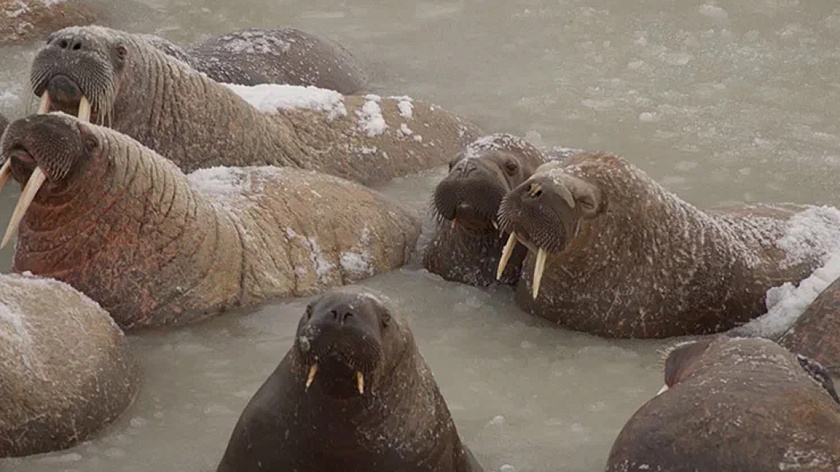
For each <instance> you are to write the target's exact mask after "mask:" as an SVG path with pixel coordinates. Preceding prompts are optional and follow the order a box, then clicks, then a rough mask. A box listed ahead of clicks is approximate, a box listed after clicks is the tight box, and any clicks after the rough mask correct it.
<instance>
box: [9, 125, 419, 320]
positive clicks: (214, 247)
mask: <svg viewBox="0 0 840 472" xmlns="http://www.w3.org/2000/svg"><path fill="white" fill-rule="evenodd" d="M2 150H3V152H4V154H5V155H6V156H9V157H10V158H11V159H12V166H11V169H12V176H13V178H14V179H15V180H17V181H19V182H26V181H27V179H28V177H29V175H30V174H31V173H32V170H33V169H34V167H35V166H36V165H37V166H38V168H39V169H41V170H42V171H43V172H44V173H45V174H46V176H47V180H46V183H45V184H44V185H43V186H42V187H41V189H40V191H39V192H38V193H37V195H36V197H35V199H34V201H33V203H32V205H31V206H30V207H29V209H28V211H27V212H26V213H25V216H24V218H23V220H22V222H21V225H20V230H19V236H18V243H17V248H16V252H15V256H14V270H15V271H16V272H23V271H27V270H28V271H32V272H33V273H34V274H38V275H42V276H46V277H54V278H57V279H59V280H62V281H65V282H67V283H69V284H70V285H72V286H73V287H75V288H77V289H78V290H80V291H82V292H84V293H85V294H87V295H88V296H89V297H91V298H92V299H94V300H95V301H97V302H98V303H99V304H101V305H102V307H103V308H104V309H106V310H107V311H108V312H109V313H110V314H111V316H113V317H114V319H115V320H116V321H117V323H118V324H119V325H120V326H121V327H122V328H123V329H126V330H130V329H136V328H141V327H152V326H160V325H175V324H183V323H186V322H189V321H192V320H195V319H198V318H201V317H204V316H209V315H212V314H215V313H218V312H220V311H223V310H225V309H226V308H228V307H232V306H244V305H252V304H255V303H259V302H261V301H263V300H266V299H270V298H276V297H297V296H304V295H311V294H314V293H317V292H319V291H322V290H324V289H326V288H328V287H331V286H336V285H342V284H347V283H352V282H356V281H359V280H361V279H364V278H366V277H369V276H372V275H375V274H378V273H381V272H385V271H389V270H392V269H395V268H398V267H400V266H401V265H403V264H404V263H405V261H406V260H407V259H408V258H409V256H410V252H411V250H412V249H413V247H414V245H415V243H416V240H417V237H418V235H419V217H418V215H417V214H416V212H415V211H413V210H410V209H408V208H405V207H404V206H402V205H399V204H397V203H393V202H391V201H390V200H388V199H387V198H386V197H384V196H383V195H382V194H380V193H378V192H375V191H373V190H370V189H368V188H365V187H362V186H361V185H358V184H354V183H352V182H347V181H344V180H341V179H338V178H335V177H331V176H327V175H323V174H318V173H315V172H311V171H301V170H297V169H288V168H285V169H284V168H276V167H255V168H237V169H221V170H219V169H209V170H206V171H200V172H197V173H195V174H192V175H190V176H189V178H187V177H185V176H184V175H183V174H182V173H181V172H180V171H179V170H178V169H177V168H176V167H175V166H174V165H172V163H171V162H170V161H168V160H166V159H164V158H163V157H161V156H159V155H158V154H156V153H155V152H154V151H152V150H150V149H148V148H145V147H143V146H142V145H140V144H139V143H137V142H136V141H134V140H133V139H131V138H129V137H127V136H125V135H122V134H120V133H117V132H114V131H113V130H109V129H107V128H102V127H99V126H95V125H92V124H89V123H82V122H80V121H79V120H77V119H75V118H73V117H70V116H67V115H64V114H61V113H51V114H48V115H36V116H32V117H29V118H26V119H22V120H18V121H16V122H14V123H12V124H11V125H9V128H8V130H7V132H6V135H5V136H4V138H3V142H2ZM203 189H205V190H203Z"/></svg>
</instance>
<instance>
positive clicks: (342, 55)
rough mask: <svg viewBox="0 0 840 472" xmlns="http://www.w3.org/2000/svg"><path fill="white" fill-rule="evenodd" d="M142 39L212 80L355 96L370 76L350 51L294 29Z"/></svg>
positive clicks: (365, 85) (151, 36)
mask: <svg viewBox="0 0 840 472" xmlns="http://www.w3.org/2000/svg"><path fill="white" fill-rule="evenodd" d="M145 39H147V40H148V41H149V42H150V43H152V44H153V45H154V46H155V47H157V48H158V49H160V50H161V51H163V52H165V53H166V54H169V55H170V56H173V57H175V58H178V59H180V60H182V61H184V62H186V63H187V64H189V65H191V66H192V67H193V68H194V69H196V70H197V71H200V72H204V73H205V74H207V76H208V77H210V78H211V79H213V80H215V81H217V82H224V83H231V84H240V85H257V84H289V85H304V86H306V85H312V86H315V87H319V88H324V89H329V90H335V91H336V92H339V93H343V94H354V93H359V92H361V91H362V90H363V89H364V88H365V87H367V84H368V80H369V79H368V76H367V73H366V72H364V70H363V69H362V66H361V64H359V62H358V60H357V59H356V58H355V57H354V56H353V54H351V53H350V51H348V50H347V49H345V48H344V47H342V46H341V45H340V44H338V43H337V42H335V41H331V40H329V39H326V38H322V37H319V36H317V35H315V34H312V33H307V32H305V31H301V30H299V29H295V28H282V29H270V30H265V29H254V28H251V29H246V30H240V31H233V32H230V33H227V34H224V35H222V36H214V37H211V38H208V39H205V40H204V41H201V42H200V43H198V44H194V45H190V46H186V47H183V48H182V47H179V46H177V45H175V44H173V43H171V42H169V41H167V40H165V39H163V38H160V37H158V36H153V35H147V36H145Z"/></svg>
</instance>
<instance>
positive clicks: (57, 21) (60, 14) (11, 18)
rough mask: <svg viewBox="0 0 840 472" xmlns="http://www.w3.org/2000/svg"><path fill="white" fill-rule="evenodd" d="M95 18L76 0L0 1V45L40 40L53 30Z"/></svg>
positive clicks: (87, 8)
mask: <svg viewBox="0 0 840 472" xmlns="http://www.w3.org/2000/svg"><path fill="white" fill-rule="evenodd" d="M97 17H98V16H97V15H96V14H95V13H94V12H93V11H92V10H91V9H90V8H89V7H88V6H87V5H86V4H85V3H84V2H82V1H79V0H62V1H48V0H0V46H13V45H17V44H21V43H24V42H27V41H35V40H39V41H40V40H42V39H45V38H46V37H47V35H48V34H49V33H51V32H52V31H55V30H58V29H61V28H65V27H67V26H78V25H87V24H90V23H93V22H95V21H96V20H97Z"/></svg>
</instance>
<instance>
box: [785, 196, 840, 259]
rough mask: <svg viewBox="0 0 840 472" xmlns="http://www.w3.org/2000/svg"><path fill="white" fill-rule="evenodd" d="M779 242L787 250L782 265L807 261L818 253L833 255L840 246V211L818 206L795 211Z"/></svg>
mask: <svg viewBox="0 0 840 472" xmlns="http://www.w3.org/2000/svg"><path fill="white" fill-rule="evenodd" d="M776 244H777V245H778V246H779V248H781V249H782V250H784V251H785V259H784V260H783V261H782V266H783V267H790V266H793V265H796V264H800V263H802V262H805V261H807V260H809V259H811V258H812V257H813V255H814V254H815V253H818V254H823V255H825V256H827V255H829V254H831V253H832V252H834V251H835V250H837V249H838V248H840V210H838V209H836V208H833V207H829V206H819V207H811V208H808V209H807V210H805V211H803V212H801V213H798V214H796V215H795V216H793V217H792V218H791V219H790V221H788V223H787V231H786V232H785V235H784V236H782V238H780V239H779V240H778V241H777V242H776ZM823 262H825V260H823Z"/></svg>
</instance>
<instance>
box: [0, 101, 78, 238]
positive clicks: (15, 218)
mask: <svg viewBox="0 0 840 472" xmlns="http://www.w3.org/2000/svg"><path fill="white" fill-rule="evenodd" d="M49 111H50V94H49V92H47V91H46V90H44V93H43V95H41V103H40V105H39V106H38V113H37V114H39V115H43V114H45V113H48V112H49ZM79 119H80V120H82V121H84V122H90V102H89V101H88V99H87V98H85V97H84V96H82V99H81V100H80V101H79ZM10 174H11V158H7V159H6V163H5V164H3V168H2V169H0V190H2V189H3V184H5V183H6V181H7V180H8V179H9V175H10ZM46 180H47V176H46V174H44V171H43V170H41V168H40V167H36V168H35V170H33V171H32V175H31V176H29V180H28V181H27V182H26V186H25V187H23V191H22V192H21V193H20V198H18V201H17V205H15V210H14V212H13V213H12V217H11V219H10V220H9V225H8V226H7V227H6V234H5V235H3V241H2V242H0V249H2V248H4V247H6V244H8V243H9V239H11V238H12V235H13V234H15V232H17V229H18V226H20V222H21V220H22V219H23V215H25V214H26V210H28V209H29V205H31V204H32V200H34V199H35V195H36V194H37V193H38V190H40V189H41V186H42V185H44V182H46Z"/></svg>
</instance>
